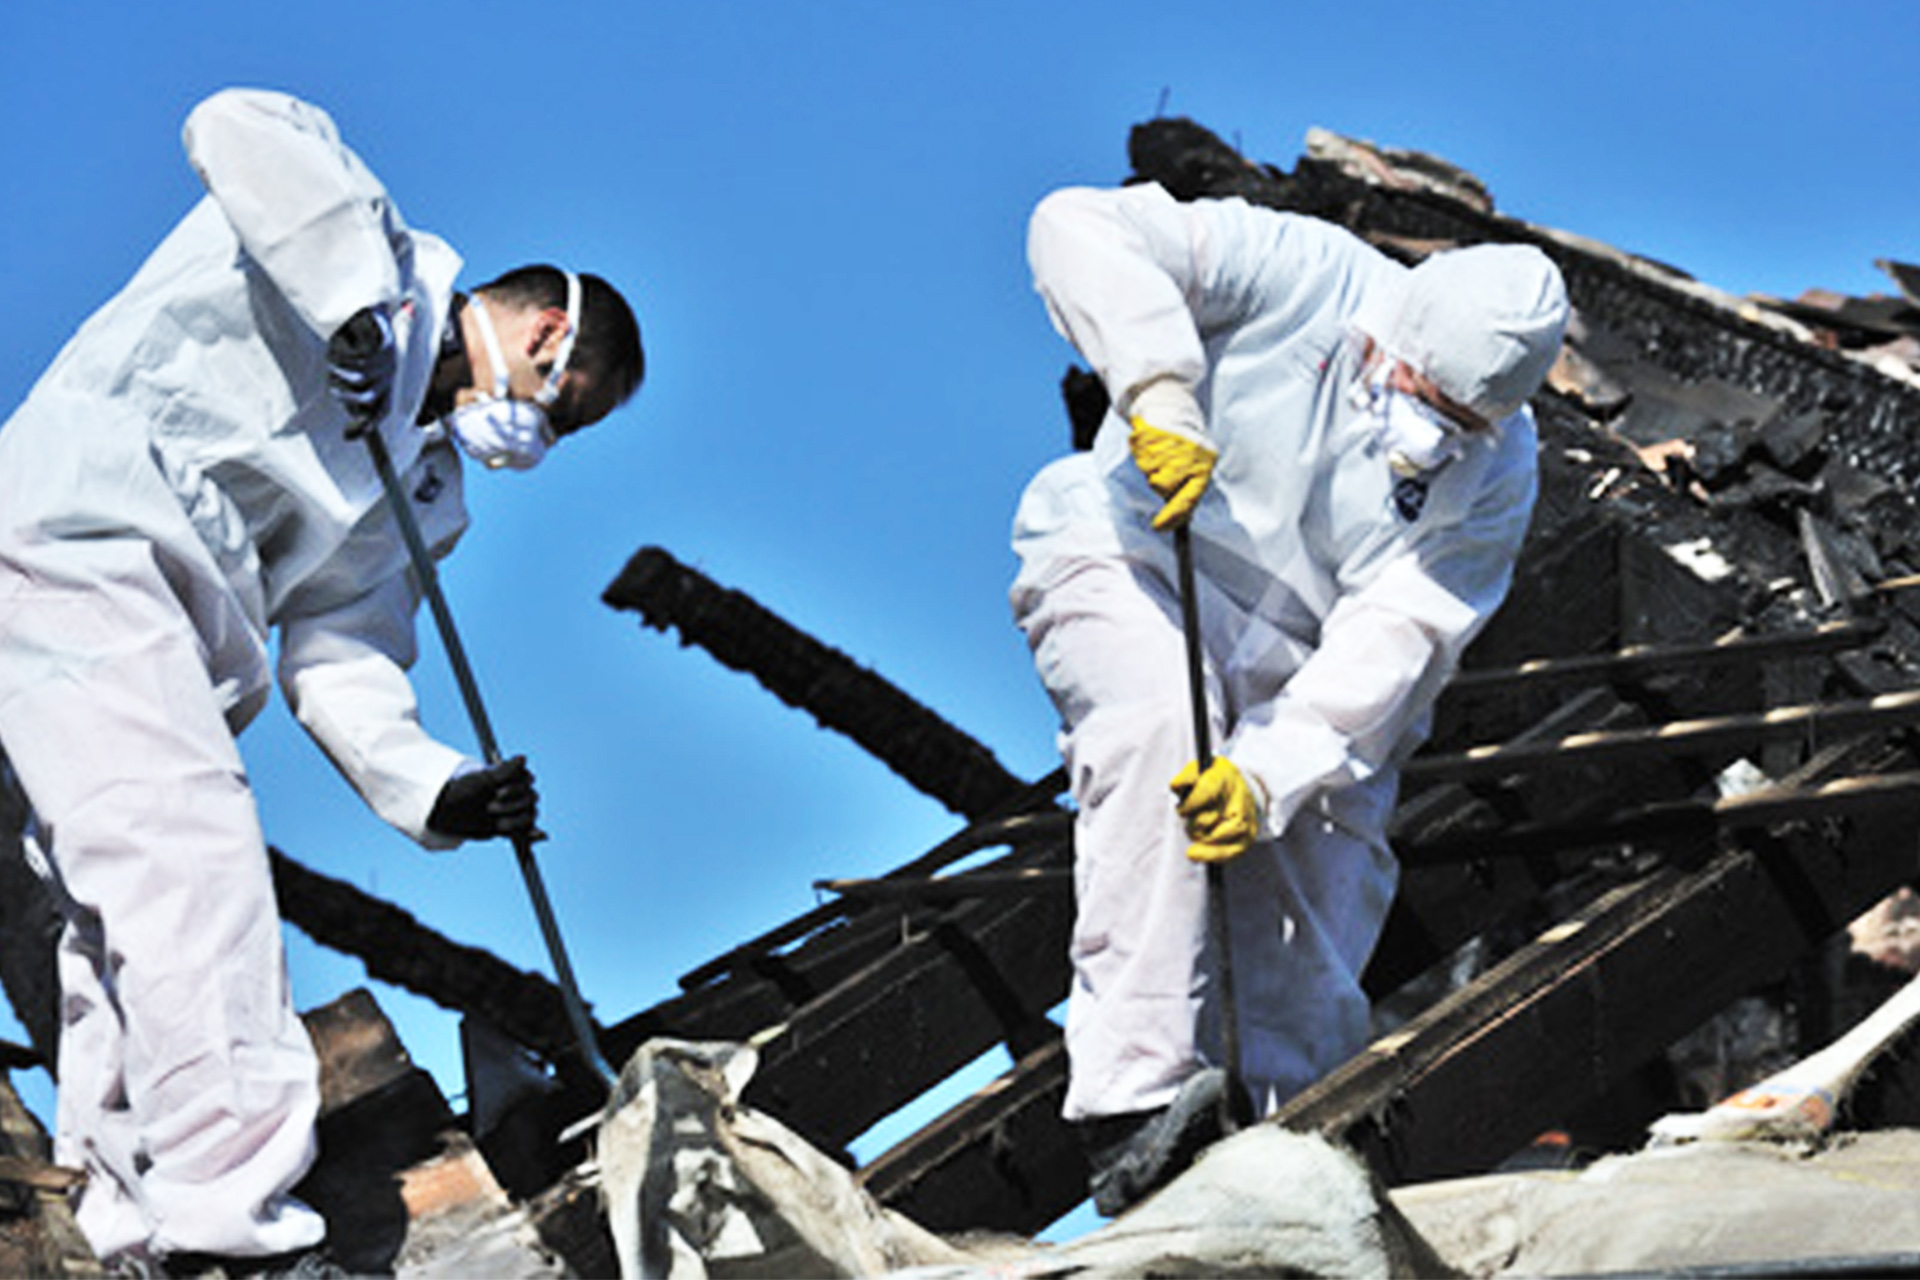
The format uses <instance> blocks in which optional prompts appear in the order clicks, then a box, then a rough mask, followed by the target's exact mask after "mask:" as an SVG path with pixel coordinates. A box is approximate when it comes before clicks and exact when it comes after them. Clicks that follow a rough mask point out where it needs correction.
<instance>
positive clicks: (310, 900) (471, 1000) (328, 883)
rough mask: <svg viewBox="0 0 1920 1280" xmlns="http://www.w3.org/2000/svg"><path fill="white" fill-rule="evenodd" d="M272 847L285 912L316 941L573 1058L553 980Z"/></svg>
mask: <svg viewBox="0 0 1920 1280" xmlns="http://www.w3.org/2000/svg"><path fill="white" fill-rule="evenodd" d="M270 852H271V854H272V859H273V884H274V892H275V895H276V896H277V898H278V899H279V903H280V914H281V916H282V917H283V918H284V919H286V920H287V921H288V922H289V923H291V924H293V925H295V926H297V927H298V928H299V929H300V931H301V932H302V933H305V934H306V935H307V936H308V937H310V938H312V939H313V940H314V941H315V942H318V943H320V944H321V945H322V946H325V947H331V948H332V949H333V950H335V951H339V952H342V953H343V954H346V955H350V956H353V957H355V958H357V959H358V960H360V962H361V963H363V964H364V965H366V967H367V972H368V974H370V975H371V976H373V977H375V978H378V979H379V980H380V981H382V982H390V983H392V984H393V985H394V986H397V987H401V988H403V989H405V990H407V991H411V992H413V993H414V994H415V995H419V996H424V997H426V998H427V999H429V1000H431V1001H433V1002H434V1003H435V1004H437V1005H440V1006H441V1007H442V1008H446V1009H453V1010H456V1011H458V1012H461V1013H471V1014H476V1015H478V1016H479V1017H481V1018H484V1019H486V1020H487V1021H488V1022H489V1023H491V1024H492V1025H493V1026H495V1027H497V1028H499V1029H500V1030H501V1031H502V1032H504V1033H505V1034H506V1035H508V1036H511V1037H512V1038H513V1039H515V1040H517V1041H519V1042H520V1043H521V1044H524V1045H526V1046H527V1047H528V1048H529V1049H532V1050H534V1051H535V1052H537V1053H539V1054H541V1055H542V1056H544V1057H546V1058H547V1059H548V1060H549V1061H551V1062H553V1063H554V1064H555V1065H556V1066H561V1065H564V1064H567V1063H568V1062H570V1060H571V1059H572V1058H573V1057H574V1054H573V1052H572V1049H573V1031H572V1028H571V1026H570V1024H569V1023H568V1021H567V1013H566V1006H565V1004H564V1002H563V1001H562V999H561V995H560V989H559V988H558V987H556V986H554V985H553V983H551V982H549V981H547V980H546V979H545V978H543V977H541V976H540V975H538V974H534V973H528V972H527V971H526V970H524V969H516V968H514V967H513V966H512V965H510V964H508V963H506V962H505V961H504V960H501V959H500V958H499V957H498V956H495V955H494V954H492V953H491V952H489V951H485V950H482V949H481V948H479V947H470V946H467V945H465V944H464V943H459V942H455V941H453V940H452V939H451V938H448V937H446V936H445V935H444V934H441V933H437V932H435V931H434V930H433V929H430V928H428V927H427V926H426V925H424V924H422V923H421V922H420V921H419V920H418V919H416V918H415V917H414V916H413V914H412V913H410V912H408V911H406V910H405V909H403V908H401V907H397V906H395V905H394V904H393V903H391V902H387V901H384V900H382V899H380V898H376V897H374V896H373V895H372V894H369V893H365V892H363V891H362V890H360V889H358V888H355V887H354V886H353V885H351V884H348V883H347V882H346V881H344V880H336V879H334V878H333V877H331V876H327V875H322V874H321V873H320V872H318V871H315V870H313V869H312V868H311V867H308V866H305V865H303V864H301V863H299V862H297V861H295V860H294V859H293V858H290V857H288V856H287V855H286V854H285V853H282V852H281V851H280V850H278V849H274V850H271V851H270Z"/></svg>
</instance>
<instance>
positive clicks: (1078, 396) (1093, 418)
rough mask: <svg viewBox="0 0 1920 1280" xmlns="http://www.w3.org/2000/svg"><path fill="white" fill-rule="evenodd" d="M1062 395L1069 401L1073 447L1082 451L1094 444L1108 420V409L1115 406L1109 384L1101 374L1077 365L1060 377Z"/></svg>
mask: <svg viewBox="0 0 1920 1280" xmlns="http://www.w3.org/2000/svg"><path fill="white" fill-rule="evenodd" d="M1060 397H1061V399H1063V400H1065V401H1066V404H1067V422H1068V424H1069V426H1071V428H1072V430H1073V447H1074V448H1075V449H1077V450H1081V451H1085V450H1087V449H1091V448H1093V438H1094V436H1096V435H1098V434H1099V433H1100V424H1101V423H1102V422H1105V421H1106V420H1107V410H1108V409H1110V408H1112V407H1113V399H1112V397H1110V396H1109V395H1108V394H1107V384H1106V383H1104V382H1102V381H1100V378H1099V376H1098V375H1097V374H1094V373H1092V372H1090V371H1088V370H1086V369H1082V368H1080V367H1079V366H1078V365H1073V366H1070V367H1069V368H1068V369H1067V371H1066V373H1064V374H1062V375H1061V377H1060Z"/></svg>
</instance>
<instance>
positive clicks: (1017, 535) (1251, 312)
mask: <svg viewBox="0 0 1920 1280" xmlns="http://www.w3.org/2000/svg"><path fill="white" fill-rule="evenodd" d="M1028 248H1029V256H1030V260H1031V265H1032V269H1033V273H1034V279H1035V283H1036V287H1037V288H1038V290H1039V292H1040V294H1041V296H1042V297H1043V299H1044V300H1045V302H1046V304H1047V308H1048V311H1049V314H1050V315H1051V317H1052V319H1053V321H1054V323H1055V325H1056V327H1057V328H1058V329H1059V330H1060V332H1061V333H1062V334H1063V335H1064V336H1065V337H1066V338H1067V339H1068V340H1069V341H1071V342H1072V343H1073V344H1074V346H1075V347H1076V348H1077V349H1078V350H1079V352H1080V353H1081V355H1082V356H1084V357H1085V358H1086V360H1087V361H1088V362H1089V363H1090V364H1091V365H1092V366H1093V368H1094V371H1095V372H1096V373H1097V374H1098V375H1099V376H1100V377H1101V379H1102V380H1103V381H1104V383H1105V384H1106V387H1107V388H1108V390H1109V392H1110V394H1111V396H1112V399H1113V403H1114V412H1112V413H1111V414H1109V416H1108V418H1107V419H1106V421H1105V423H1104V424H1103V425H1102V427H1101V429H1100V431H1099V433H1098V436H1097V437H1096V441H1095V444H1094V447H1093V449H1092V450H1091V452H1089V453H1084V454H1077V455H1074V456H1070V457H1067V458H1063V459H1060V460H1058V461H1056V462H1054V463H1052V464H1050V465H1048V466H1047V467H1046V468H1044V469H1043V470H1042V471H1041V472H1040V473H1039V474H1038V475H1037V476H1036V477H1035V478H1034V480H1033V481H1032V482H1031V484H1030V485H1029V486H1028V488H1027V490H1026V493H1025V494H1024V496H1023V497H1022V500H1021V503H1020V507H1019V511H1018V514H1017V516H1016V518H1015V523H1014V533H1013V541H1014V548H1015V550H1016V551H1017V552H1018V554H1019V557H1020V561H1021V567H1020V571H1019V574H1018V576H1017V578H1016V579H1015V582H1014V585H1013V587H1012V591H1011V601H1012V604H1013V609H1014V614H1015V617H1016V620H1017V621H1018V622H1019V624H1020V626H1021V628H1022V629H1023V631H1024V632H1025V633H1026V636H1027V639H1028V642H1029V644H1030V645H1031V647H1032V649H1033V652H1034V657H1035V663H1036V667H1037V670H1038V672H1039V674H1040V677H1041V679H1042V682H1043V683H1044V684H1045V685H1046V688H1047V690H1048V693H1049V694H1050V695H1051V697H1052V698H1053V700H1054V703H1055V706H1056V707H1057V709H1058V711H1059V713H1060V716H1061V722H1062V732H1061V747H1062V751H1063V754H1064V755H1065V758H1066V762H1067V765H1068V769H1069V773H1070V781H1071V786H1072V790H1073V795H1074V798H1075V800H1076V802H1077V806H1078V811H1079V812H1078V817H1077V825H1076V831H1075V841H1076V845H1075V847H1076V864H1075V888H1076V894H1077V918H1076V922H1075V927H1074V936H1073V942H1072V953H1073V964H1074V973H1075V977H1074V985H1073V989H1072V994H1071V998H1070V1001H1069V1006H1068V1016H1067V1046H1068V1051H1069V1057H1070V1060H1071V1063H1072V1071H1071V1081H1070V1085H1069V1089H1068V1094H1067V1100H1066V1104H1065V1114H1066V1116H1067V1118H1068V1119H1083V1118H1088V1117H1094V1116H1105V1115H1116V1114H1123V1113H1126V1112H1132V1111H1141V1110H1148V1109H1152V1108H1156V1107H1159V1106H1163V1105H1165V1104H1166V1103H1167V1102H1169V1101H1170V1100H1171V1098H1172V1096H1173V1094H1174V1093H1175V1092H1176V1091H1177V1089H1178V1086H1179V1084H1180V1082H1181V1081H1182V1080H1183V1079H1184V1078H1185V1077H1186V1076H1187V1075H1189V1074H1191V1073H1192V1072H1193V1071H1194V1070H1195V1069H1196V1068H1197V1066H1198V1065H1199V1064H1200V1063H1202V1062H1205V1061H1216V1062H1217V1061H1218V1058H1219V1050H1218V1010H1217V1008H1216V1007H1214V1006H1213V1005H1212V1002H1211V1000H1210V998H1209V997H1210V993H1211V992H1212V990H1213V986H1212V984H1211V982H1210V979H1209V974H1210V972H1211V971H1212V969H1213V968H1214V966H1215V963H1216V961H1215V958H1214V957H1213V956H1211V955H1210V954H1209V944H1210V940H1209V938H1208V936H1207V932H1208V931H1207V927H1206V921H1207V913H1206V877H1205V873H1204V870H1203V869H1202V868H1201V867H1200V866H1198V865H1196V864H1194V863H1191V862H1189V861H1188V860H1187V858H1186V857H1185V856H1184V851H1185V848H1186V845H1187V836H1186V833H1185V830H1184V828H1183V825H1182V823H1181V821H1180V819H1179V817H1178V815H1177V813H1176V811H1175V806H1174V801H1173V797H1172V795H1171V794H1170V792H1169V790H1168V782H1169V780H1170V779H1171V778H1172V777H1173V775H1174V773H1175V772H1176V771H1177V770H1178V769H1179V768H1180V767H1181V766H1182V765H1184V764H1185V763H1186V762H1188V761H1189V760H1191V759H1193V757H1194V743H1193V741H1192V727H1191V726H1192V711H1191V708H1190V707H1189V705H1188V691H1187V682H1186V679H1185V642H1184V638H1183V634H1182V630H1181V624H1180V608H1179V600H1178V596H1177V587H1176V582H1177V578H1176V572H1175V565H1174V556H1173V550H1172V539H1171V537H1170V536H1169V535H1167V534H1162V533H1155V532H1154V531H1153V530H1152V528H1151V527H1150V521H1151V519H1152V517H1153V515H1154V513H1155V512H1156V511H1157V510H1158V509H1159V508H1160V505H1161V500H1160V498H1159V497H1157V496H1156V495H1155V494H1154V493H1153V491H1152V490H1151V489H1150V488H1149V487H1148V486H1147V484H1146V482H1145V480H1144V479H1143V478H1142V476H1141V475H1140V472H1139V470H1138V468H1137V467H1136V466H1135V465H1134V463H1133V461H1132V459H1131V456H1130V454H1129V451H1128V444H1127V439H1128V421H1127V415H1128V413H1129V412H1130V410H1131V409H1132V408H1133V405H1134V401H1135V398H1136V397H1137V396H1138V395H1139V394H1140V393H1141V392H1142V390H1143V389H1145V388H1147V387H1149V386H1150V385H1151V384H1153V383H1154V382H1155V381H1156V380H1159V379H1175V380H1178V381H1179V382H1180V383H1181V384H1183V385H1184V386H1185V387H1187V388H1189V389H1190V390H1191V391H1192V392H1193V394H1194V395H1195V397H1197V400H1198V403H1199V406H1200V409H1201V411H1202V413H1203V414H1204V417H1205V434H1206V436H1207V438H1208V439H1209V441H1210V442H1211V444H1212V445H1213V446H1214V447H1215V448H1217V449H1218V450H1219V458H1218V463H1217V466H1216V469H1215V471H1214V473H1213V479H1212V484H1211V486H1210V488H1209V489H1208V491H1207V492H1206V494H1205V495H1204V496H1203V497H1202V499H1201V501H1200V503H1199V506H1198V508H1197V510H1196V512H1195V514H1194V516H1193V520H1192V524H1191V528H1192V535H1193V546H1194V553H1195V563H1196V570H1197V577H1198V594H1199V602H1198V603H1199V609H1200V619H1201V630H1202V633H1203V638H1204V649H1205V669H1206V685H1207V695H1208V704H1209V705H1208V712H1209V718H1210V721H1211V733H1212V740H1213V744H1214V748H1215V750H1216V751H1217V752H1218V753H1219V754H1221V755H1224V756H1226V757H1228V758H1229V759H1231V760H1232V761H1233V762H1234V763H1235V764H1236V765H1238V766H1239V767H1240V769H1241V770H1242V771H1243V773H1245V774H1246V775H1247V776H1248V777H1249V778H1250V779H1252V780H1253V781H1254V782H1255V784H1256V786H1257V787H1258V788H1259V789H1260V790H1261V791H1263V792H1264V794H1265V800H1266V812H1265V829H1264V833H1263V838H1262V839H1261V840H1259V841H1257V842H1256V843H1255V844H1254V845H1253V847H1252V848H1251V849H1249V850H1248V851H1247V852H1246V853H1245V854H1243V855H1241V856H1240V857H1239V858H1237V859H1235V860H1233V861H1232V862H1229V863H1227V864H1226V866H1225V868H1224V870H1225V881H1226V887H1227V895H1228V903H1229V910H1230V913H1231V919H1230V923H1229V933H1230V935H1231V945H1232V947H1233V955H1234V960H1235V965H1234V978H1235V983H1236V988H1237V995H1238V1005H1239V1029H1240V1041H1241V1058H1242V1062H1241V1065H1242V1071H1243V1074H1244V1076H1245V1079H1246V1082H1247V1084H1248V1086H1249V1088H1250V1089H1251V1090H1252V1092H1253V1094H1254V1100H1255V1103H1256V1106H1258V1107H1260V1108H1261V1109H1262V1110H1263V1111H1264V1110H1270V1109H1272V1108H1273V1107H1274V1106H1277V1105H1278V1104H1279V1103H1280V1102H1281V1101H1283V1100H1284V1099H1285V1098H1287V1097H1288V1096H1290V1095H1291V1094H1293V1093H1294V1092H1296V1091H1298V1090H1299V1089H1300V1088H1302V1087H1303V1086H1305V1085H1306V1084H1308V1083H1310V1082H1311V1081H1312V1080H1313V1079H1315V1078H1316V1077H1318V1076H1319V1075H1321V1074H1323V1073H1324V1072H1326V1071H1327V1070H1329V1069H1330V1068H1332V1067H1333V1066H1335V1065H1337V1064H1339V1063H1340V1062H1342V1061H1344V1060H1345V1059H1346V1058H1348V1057H1349V1056H1351V1055H1352V1054H1353V1053H1354V1052H1355V1051H1357V1050H1358V1049H1359V1048H1360V1047H1362V1046H1363V1045H1364V1043H1365V1039H1366V1035H1367V1032H1368V1004H1367V1000H1366V996H1365V993H1364V992H1363V991H1362V989H1361V986H1360V974H1361V971H1362V969H1363V968H1364V966H1365V964H1366V961H1367V958H1368V956H1369V954H1370V953H1371V951H1372V949H1373V946H1374V943H1375V942H1376V940H1377V938H1378V935H1379V931H1380V927H1381V924H1382V922H1383V921H1384V919H1385V916H1386V911H1387V907H1388V905H1389V903H1390V901H1391V899H1392V896H1393V892H1394V887H1395V883H1396V879H1397V864H1396V863H1395V862H1394V860H1393V857H1392V855H1391V853H1390V851H1389V850H1388V848H1387V844H1386V839H1385V828H1386V823H1387V820H1388V817H1389V816H1390V814H1391V811H1392V807H1393V802H1394V796H1395V791H1396V787H1397V781H1398V772H1397V767H1396V766H1397V762H1398V761H1399V760H1400V759H1401V758H1402V757H1403V756H1404V755H1405V753H1407V752H1408V751H1410V750H1411V749H1412V747H1413V746H1414V745H1416V744H1417V742H1418V740H1419V739H1420V737H1421V736H1422V735H1423V734H1424V731H1425V721H1426V718H1427V712H1428V710H1429V709H1430V707H1431V704H1432V701H1433V698H1434V697H1435V696H1436V694H1437V693H1438V691H1439V689H1440V686H1441V685H1442V683H1443V682H1444V681H1445V679H1446V678H1447V676H1448V675H1449V674H1450V673H1451V671H1452V670H1453V668H1454V666H1455V664H1456V662H1457V660H1458V658H1459V655H1460V653H1461V651H1462V649H1464V647H1465V646H1466V644H1467V642H1468V641H1469V640H1470V639H1471V638H1472V637H1473V635H1474V634H1475V633H1476V632H1477V631H1478V629H1479V628H1480V627H1481V625H1482V624H1484V622H1485V621H1486V620H1487V618H1488V617H1489V616H1491V614H1492V613H1493V611H1494V610H1495V608H1496V607H1497V606H1498V605H1499V603H1500V601H1501V599H1502V597H1503V596H1504V594H1505V592H1506V589H1507V586H1508V583H1509V580H1510V577H1511V573H1512V565H1513V561H1514V557H1515V555H1516V553H1517V551H1518V548H1519V546H1520V543H1521V540H1522V538H1523V536H1524V534H1525V530H1526V526H1527V521H1528V518H1529V515H1530V513H1531V510H1532V503H1533V497H1534V489H1535V470H1534V448H1535V434H1534V427H1533V420H1532V416H1531V413H1530V412H1529V411H1528V410H1527V409H1525V408H1524V407H1522V408H1521V409H1520V410H1519V411H1518V412H1515V413H1513V414H1512V415H1511V416H1509V417H1507V418H1506V420H1505V421H1503V422H1501V423H1499V424H1498V426H1497V429H1496V430H1495V431H1493V432H1491V433H1476V434H1474V435H1472V436H1466V437H1463V438H1462V439H1461V441H1460V446H1461V447H1460V452H1459V454H1458V456H1456V457H1454V458H1453V459H1452V460H1451V461H1449V462H1446V463H1445V464H1444V465H1442V466H1440V467H1438V468H1437V469H1436V470H1434V471H1432V472H1431V473H1429V474H1427V475H1425V476H1423V477H1421V480H1422V482H1423V487H1424V490H1425V494H1424V504H1423V505H1421V506H1419V507H1418V509H1417V514H1415V515H1413V516H1412V517H1411V518H1409V517H1408V516H1407V515H1404V514H1402V510H1401V509H1400V508H1399V507H1397V506H1396V504H1395V502H1394V500H1393V492H1392V489H1393V476H1392V473H1391V471H1390V468H1389V465H1388V461H1387V457H1386V450H1385V449H1384V448H1383V447H1382V442H1381V440H1380V439H1379V438H1378V426H1377V424H1376V421H1375V419H1374V418H1373V416H1372V415H1371V414H1369V413H1368V412H1367V409H1366V405H1367V399H1366V395H1365V380H1364V379H1363V377H1362V372H1363V350H1364V348H1363V346H1362V344H1361V343H1359V342H1358V341H1356V340H1355V339H1354V338H1353V336H1352V334H1353V324H1352V322H1353V319H1354V316H1355V312H1356V309H1357V308H1358V307H1359V305H1360V302H1361V300H1362V298H1363V297H1365V296H1366V295H1368V294H1369V292H1371V291H1378V290H1383V289H1384V290H1392V289H1395V288H1396V287H1398V285H1399V282H1400V281H1401V280H1402V279H1404V277H1405V275H1406V273H1407V268H1404V267H1402V266H1400V265H1399V264H1397V263H1394V262H1392V261H1391V260H1389V259H1388V258H1386V257H1385V256H1383V255H1382V254H1380V253H1379V252H1377V251H1375V250H1374V249H1372V248H1371V247H1369V246H1367V245H1366V244H1364V243H1363V242H1361V241H1360V240H1358V239H1357V238H1355V237H1354V236H1352V235H1351V234H1349V233H1348V232H1346V231H1345V230H1343V229H1341V228H1339V227H1336V226H1333V225H1331V224H1328V223H1324V222H1321V221H1318V220H1315V219H1312V218H1307V217H1303V216H1298V215H1291V214H1284V213H1278V212H1274V211H1272V210H1266V209H1259V208H1255V207H1252V206H1249V205H1248V204H1246V203H1245V202H1243V201H1241V200H1238V199H1230V200H1198V201H1194V202H1192V203H1189V204H1182V203H1178V202H1176V201H1175V200H1174V199H1173V198H1172V197H1170V196H1169V195H1168V194H1167V193H1166V192H1165V191H1164V190H1162V189H1161V188H1160V187H1158V186H1154V185H1141V186H1133V187H1126V188H1122V189H1119V190H1091V189H1084V188H1074V189H1068V190H1064V191H1059V192H1056V193H1054V194H1053V195H1051V196H1049V197H1047V198H1046V199H1045V200H1044V201H1042V202H1041V204H1040V205H1039V207H1038V208H1037V209H1036V211H1035V213H1034V216H1033V219H1032V225H1031V229H1030V237H1029V242H1028ZM1155 425H1162V424H1158V423H1156V424H1155Z"/></svg>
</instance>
